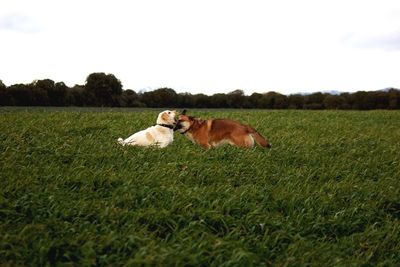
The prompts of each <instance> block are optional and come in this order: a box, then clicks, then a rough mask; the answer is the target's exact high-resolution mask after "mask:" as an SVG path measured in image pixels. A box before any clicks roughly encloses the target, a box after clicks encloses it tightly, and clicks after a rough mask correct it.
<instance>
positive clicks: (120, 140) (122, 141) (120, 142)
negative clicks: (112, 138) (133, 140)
mask: <svg viewBox="0 0 400 267" xmlns="http://www.w3.org/2000/svg"><path fill="white" fill-rule="evenodd" d="M118 144H120V145H123V146H124V145H125V142H124V139H122V138H121V137H120V138H118Z"/></svg>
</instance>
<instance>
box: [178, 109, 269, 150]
mask: <svg viewBox="0 0 400 267" xmlns="http://www.w3.org/2000/svg"><path fill="white" fill-rule="evenodd" d="M175 130H177V131H178V132H180V133H181V134H184V135H186V137H188V138H189V139H190V140H191V141H192V142H193V143H197V144H199V145H200V146H202V147H204V148H206V149H209V148H211V147H217V146H219V145H222V144H230V145H233V146H237V147H243V148H250V147H253V146H254V141H255V142H257V144H259V145H260V146H262V147H266V148H269V147H271V146H270V144H269V143H268V141H267V140H266V139H265V138H264V137H263V136H262V135H261V134H259V133H258V132H257V131H256V130H255V129H254V128H252V127H250V126H247V125H244V124H241V123H239V122H236V121H233V120H229V119H212V120H201V119H198V118H194V117H191V116H186V110H184V111H183V112H182V114H181V115H179V119H178V122H177V124H176V127H175Z"/></svg>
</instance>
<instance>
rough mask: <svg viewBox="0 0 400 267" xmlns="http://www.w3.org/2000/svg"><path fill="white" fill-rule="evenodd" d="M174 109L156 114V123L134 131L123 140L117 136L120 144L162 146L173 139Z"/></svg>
mask: <svg viewBox="0 0 400 267" xmlns="http://www.w3.org/2000/svg"><path fill="white" fill-rule="evenodd" d="M175 117H176V111H175V110H173V111H170V110H165V111H163V112H161V113H160V114H158V117H157V124H156V125H154V126H151V127H149V128H147V129H145V130H142V131H140V132H137V133H134V134H133V135H131V136H129V137H128V138H126V139H125V140H124V139H122V138H118V143H120V144H121V145H123V146H124V145H132V146H156V147H160V148H164V147H166V146H168V145H169V144H171V143H172V141H174V130H173V128H174V126H175V124H176V119H175Z"/></svg>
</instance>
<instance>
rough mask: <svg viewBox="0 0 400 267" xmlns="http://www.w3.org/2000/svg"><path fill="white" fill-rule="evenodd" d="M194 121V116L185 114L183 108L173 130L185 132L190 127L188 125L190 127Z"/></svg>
mask: <svg viewBox="0 0 400 267" xmlns="http://www.w3.org/2000/svg"><path fill="white" fill-rule="evenodd" d="M194 121H195V119H194V117H192V116H187V115H186V109H184V110H183V111H182V113H181V114H180V115H179V117H178V121H177V123H176V126H175V131H178V132H180V133H185V132H187V131H188V130H189V129H190V127H192V125H193V123H194Z"/></svg>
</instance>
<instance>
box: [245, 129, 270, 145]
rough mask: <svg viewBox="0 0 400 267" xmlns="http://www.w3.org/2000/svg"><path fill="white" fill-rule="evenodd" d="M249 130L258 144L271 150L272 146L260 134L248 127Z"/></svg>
mask: <svg viewBox="0 0 400 267" xmlns="http://www.w3.org/2000/svg"><path fill="white" fill-rule="evenodd" d="M247 128H248V129H247V130H248V131H249V134H251V136H252V137H253V138H254V140H255V141H256V143H257V144H259V145H260V146H262V147H265V148H271V144H270V143H269V142H268V141H267V139H265V138H264V137H263V136H262V135H261V134H260V133H259V132H257V131H256V130H255V129H254V128H252V127H250V126H247Z"/></svg>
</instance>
